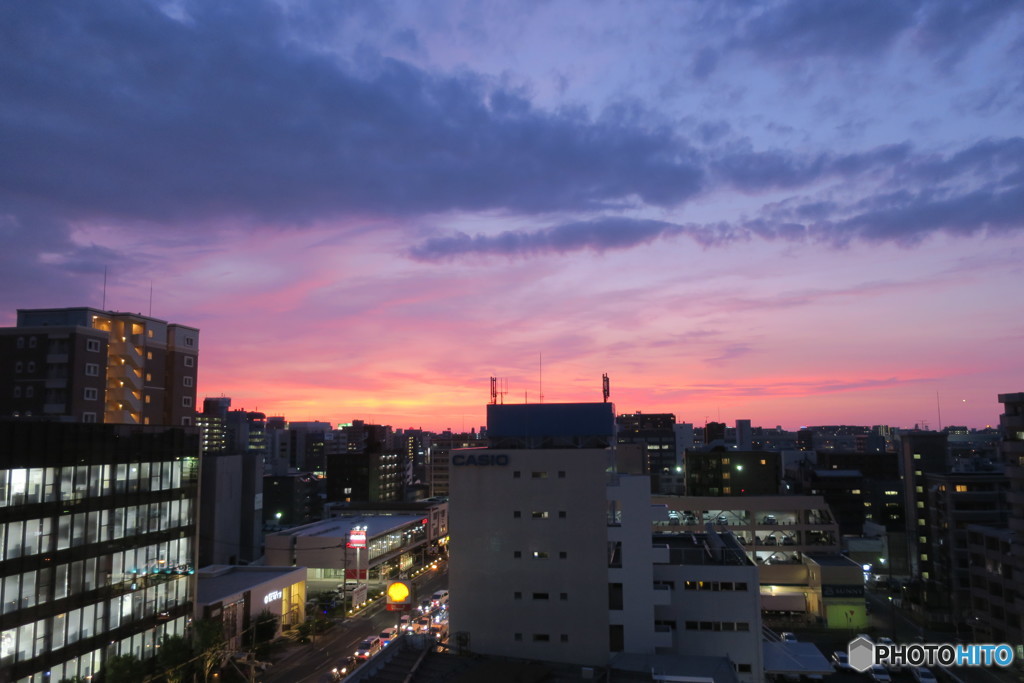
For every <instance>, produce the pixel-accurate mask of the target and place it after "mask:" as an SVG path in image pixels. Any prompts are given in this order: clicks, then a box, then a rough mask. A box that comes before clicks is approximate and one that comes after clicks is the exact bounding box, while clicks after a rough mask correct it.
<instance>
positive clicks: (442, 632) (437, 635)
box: [430, 621, 448, 641]
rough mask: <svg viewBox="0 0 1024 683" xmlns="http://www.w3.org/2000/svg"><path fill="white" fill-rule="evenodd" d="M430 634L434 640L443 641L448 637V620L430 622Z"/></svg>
mask: <svg viewBox="0 0 1024 683" xmlns="http://www.w3.org/2000/svg"><path fill="white" fill-rule="evenodd" d="M430 635H431V636H433V637H434V640H437V641H443V640H444V639H445V638H447V637H448V622H447V621H440V622H438V623H436V624H431V625H430Z"/></svg>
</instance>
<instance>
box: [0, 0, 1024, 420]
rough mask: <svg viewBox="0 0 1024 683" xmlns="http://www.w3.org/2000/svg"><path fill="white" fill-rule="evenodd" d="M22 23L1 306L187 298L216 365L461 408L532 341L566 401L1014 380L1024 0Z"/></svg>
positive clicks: (290, 401) (974, 392)
mask: <svg viewBox="0 0 1024 683" xmlns="http://www.w3.org/2000/svg"><path fill="white" fill-rule="evenodd" d="M0 18H2V19H3V24H4V25H5V26H7V27H8V28H7V33H8V35H9V37H10V39H9V40H6V41H0V64H2V65H3V67H4V68H2V69H0V88H2V91H3V92H4V93H5V97H4V98H3V101H2V102H0V139H2V140H3V143H4V147H5V149H7V150H9V151H10V153H9V154H7V155H4V158H2V159H0V177H2V178H3V182H0V234H3V235H4V236H5V249H4V250H3V252H2V253H0V284H2V285H3V286H2V287H0V325H5V326H7V325H13V324H14V320H15V310H16V309H18V308H56V307H64V306H93V307H103V308H107V309H110V310H120V311H132V312H138V313H142V314H152V315H153V316H154V317H157V318H162V319H167V320H175V321H179V322H180V323H182V324H185V325H189V326H193V327H196V328H199V330H200V337H201V344H202V349H203V356H202V361H201V363H200V366H199V368H198V370H199V373H198V380H197V381H198V395H199V396H200V397H202V396H220V395H225V396H230V397H231V398H232V399H233V404H232V405H233V407H235V408H246V409H249V410H259V411H261V412H264V413H266V414H268V415H284V416H286V417H287V418H288V419H291V420H296V421H300V420H313V419H320V420H330V421H334V422H338V421H349V420H351V419H364V420H366V421H368V422H376V423H380V424H392V425H393V426H395V427H402V428H405V427H413V428H415V427H422V428H424V429H429V430H433V431H442V430H444V429H446V428H451V429H453V430H456V431H458V430H460V429H465V430H468V429H470V428H471V427H479V426H480V425H482V424H484V422H485V420H484V417H483V416H484V406H485V404H486V403H487V401H488V398H489V397H488V377H491V376H496V377H500V378H504V379H506V380H507V381H508V390H509V393H508V395H507V396H506V397H505V401H506V402H514V403H519V402H523V401H524V400H527V401H529V402H530V403H534V402H537V401H539V400H540V393H541V363H540V358H541V355H543V394H544V401H545V402H571V401H600V400H601V375H602V374H603V373H608V374H609V375H610V377H611V401H613V402H614V403H615V404H616V408H617V410H618V411H619V412H634V411H636V410H642V411H643V412H652V413H654V412H672V413H675V414H676V416H677V419H678V420H679V421H680V422H691V423H695V424H703V423H704V422H705V421H707V420H714V421H722V422H726V423H728V424H730V425H731V424H733V423H734V422H735V420H736V419H750V420H751V421H752V423H753V424H754V425H761V426H766V427H767V426H776V425H781V426H783V427H785V428H787V429H795V428H797V427H799V426H801V425H822V424H863V425H873V424H889V425H892V426H901V427H912V426H913V425H915V424H923V423H928V424H929V426H931V427H933V428H934V427H940V426H948V425H966V426H968V427H974V428H981V427H984V426H986V425H994V424H997V423H998V420H999V415H1000V412H1001V408H1000V405H999V403H998V401H997V394H1000V393H1005V392H1012V391H1015V390H1016V389H1017V388H1018V387H1019V386H1020V384H1021V382H1022V380H1024V360H1022V359H1021V357H1020V353H1019V347H1020V339H1021V338H1022V333H1024V324H1022V323H1021V322H1020V321H1021V320H1022V319H1024V316H1022V315H1021V313H1022V310H1021V303H1020V299H1019V297H1016V296H1014V294H1015V292H1016V290H1017V289H1018V288H1019V283H1020V281H1021V268H1020V265H1019V264H1020V263H1021V262H1022V256H1024V234H1022V230H1021V228H1022V227H1024V218H1022V217H1024V138H1021V137H1020V124H1019V122H1020V120H1021V115H1022V113H1024V76H1022V74H1021V73H1020V69H1019V68H1018V67H1016V66H1015V65H1017V64H1019V63H1020V61H1021V56H1022V52H1024V43H1022V42H1021V41H1020V36H1021V35H1022V34H1024V25H1022V24H1024V9H1022V7H1021V6H1020V5H1018V4H1014V3H1000V2H974V3H970V2H965V3H957V4H955V5H948V4H945V3H937V2H906V3H884V4H877V3H871V4H867V3H860V2H832V3H827V4H809V3H803V2H771V3H762V4H756V5H742V6H740V5H728V4H703V3H698V2H688V3H677V2H671V3H658V2H655V3H645V4H644V5H642V6H629V5H619V4H616V3H610V2H609V3H568V2H567V3H550V4H547V3H545V4H541V3H538V4H530V5H522V6H515V7H512V8H499V7H491V6H487V5H482V4H480V5H478V4H474V3H455V2H446V3H442V4H438V5H432V6H430V7H429V8H428V7H419V6H402V5H386V4H379V3H353V4H339V5H331V6H329V7H322V6H318V5H316V4H314V3H305V2H294V3H288V4H287V5H283V4H276V3H270V2H261V3H251V4H247V5H246V7H245V8H244V10H243V8H240V7H220V6H216V7H211V6H206V5H204V4H202V3H193V2H189V1H187V0H183V1H182V2H168V3H149V2H142V3H138V2H117V1H106V2H102V3H97V4H96V5H94V6H90V7H89V8H84V7H64V8H59V9H58V8H54V7H48V6H36V5H29V6H20V5H12V6H8V7H3V8H0ZM940 406H941V407H940ZM940 411H941V416H940Z"/></svg>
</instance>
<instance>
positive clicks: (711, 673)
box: [345, 635, 738, 683]
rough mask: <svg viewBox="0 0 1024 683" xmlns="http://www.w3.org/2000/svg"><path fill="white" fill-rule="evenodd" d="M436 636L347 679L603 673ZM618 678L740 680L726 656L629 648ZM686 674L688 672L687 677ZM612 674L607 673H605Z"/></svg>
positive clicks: (530, 681) (514, 679) (535, 679)
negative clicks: (454, 650) (443, 644)
mask: <svg viewBox="0 0 1024 683" xmlns="http://www.w3.org/2000/svg"><path fill="white" fill-rule="evenodd" d="M432 644H433V641H431V640H428V639H426V638H423V637H421V636H409V635H403V636H400V637H399V638H398V639H396V640H395V641H393V642H392V644H391V645H389V646H388V647H387V648H386V649H385V650H384V651H383V652H382V653H381V654H379V655H377V656H376V657H374V658H373V659H371V660H369V661H367V662H366V663H365V664H362V665H361V666H359V668H357V669H356V670H355V671H353V672H352V673H350V674H349V676H348V677H347V678H346V679H345V680H346V681H351V682H352V683H376V682H377V681H380V682H382V683H383V682H384V681H402V680H404V681H407V682H408V683H427V682H434V681H446V683H478V681H488V683H541V681H543V682H544V683H572V682H575V681H591V680H599V679H601V678H603V676H602V674H603V673H604V671H603V670H597V671H595V670H594V668H592V667H587V666H581V665H573V664H558V663H554V662H541V661H535V660H525V659H515V658H510V657H492V656H488V655H481V654H477V653H474V652H465V653H462V654H458V655H454V654H449V653H447V652H436V651H434V648H433V647H431V646H432ZM608 669H610V670H611V671H613V672H614V676H613V679H614V680H616V681H624V682H626V681H651V680H701V681H708V682H713V683H736V681H737V680H738V679H737V677H736V672H735V670H734V669H733V666H732V664H731V663H730V662H729V661H728V660H727V659H726V658H724V657H697V656H682V655H653V654H629V653H621V654H618V655H616V656H615V657H614V658H613V659H612V661H611V663H610V664H609V666H608ZM681 677H685V678H681ZM605 680H607V679H605Z"/></svg>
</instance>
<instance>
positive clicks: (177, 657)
mask: <svg viewBox="0 0 1024 683" xmlns="http://www.w3.org/2000/svg"><path fill="white" fill-rule="evenodd" d="M193 658H195V650H193V649H192V643H191V641H190V640H189V639H188V638H186V637H185V636H164V639H163V640H162V641H161V642H160V649H159V650H157V654H156V664H157V668H158V669H159V670H160V671H162V672H163V674H162V675H163V678H164V680H165V681H167V683H182V682H183V681H186V680H189V679H191V678H192V672H193V671H194V670H195V668H196V667H195V666H194V662H192V659H193Z"/></svg>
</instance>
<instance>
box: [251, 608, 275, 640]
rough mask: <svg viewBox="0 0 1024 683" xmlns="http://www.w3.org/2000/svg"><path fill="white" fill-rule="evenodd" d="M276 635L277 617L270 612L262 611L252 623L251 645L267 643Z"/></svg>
mask: <svg viewBox="0 0 1024 683" xmlns="http://www.w3.org/2000/svg"><path fill="white" fill-rule="evenodd" d="M276 635H277V617H276V616H275V615H274V614H273V613H271V612H270V610H263V611H262V612H260V613H259V615H257V617H256V618H255V619H254V620H253V623H252V642H253V645H260V644H261V643H267V642H270V641H271V640H273V639H274V636H276Z"/></svg>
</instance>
